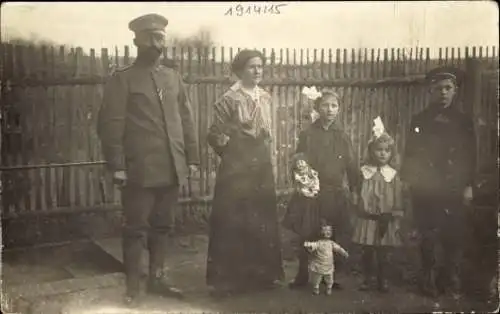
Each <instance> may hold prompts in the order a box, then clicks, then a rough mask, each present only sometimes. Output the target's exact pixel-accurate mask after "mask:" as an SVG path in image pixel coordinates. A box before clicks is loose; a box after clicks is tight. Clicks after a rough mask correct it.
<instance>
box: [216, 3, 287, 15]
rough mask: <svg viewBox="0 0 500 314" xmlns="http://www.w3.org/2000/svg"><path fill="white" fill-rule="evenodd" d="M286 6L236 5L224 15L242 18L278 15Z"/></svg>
mask: <svg viewBox="0 0 500 314" xmlns="http://www.w3.org/2000/svg"><path fill="white" fill-rule="evenodd" d="M286 5H287V4H285V3H283V4H263V5H259V4H250V5H243V4H237V5H235V6H232V7H230V8H229V9H227V11H226V13H224V15H229V16H244V15H278V14H281V9H282V8H283V7H285V6H286Z"/></svg>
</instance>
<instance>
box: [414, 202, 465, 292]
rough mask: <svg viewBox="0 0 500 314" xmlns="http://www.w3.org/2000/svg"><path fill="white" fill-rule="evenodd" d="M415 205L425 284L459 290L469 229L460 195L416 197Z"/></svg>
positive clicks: (441, 288)
mask: <svg viewBox="0 0 500 314" xmlns="http://www.w3.org/2000/svg"><path fill="white" fill-rule="evenodd" d="M413 208H414V218H415V220H416V223H417V228H418V229H419V233H420V235H421V242H420V253H421V263H422V270H423V275H424V282H425V283H424V284H426V285H429V284H430V285H433V286H435V287H436V288H437V289H438V290H445V289H446V288H449V289H452V290H454V291H457V290H458V289H460V277H461V273H460V271H461V268H462V267H461V266H462V264H463V253H464V248H465V245H466V243H465V242H466V239H467V237H466V234H467V232H468V229H467V226H466V222H465V208H464V206H463V205H462V199H461V197H460V196H442V197H414V198H413ZM457 292H458V291H457Z"/></svg>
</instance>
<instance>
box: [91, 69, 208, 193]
mask: <svg viewBox="0 0 500 314" xmlns="http://www.w3.org/2000/svg"><path fill="white" fill-rule="evenodd" d="M98 133H99V136H100V138H101V143H102V149H103V153H104V157H105V159H106V161H107V163H108V166H109V168H110V170H112V171H117V170H126V171H127V176H128V180H129V181H130V182H132V183H134V184H137V185H139V186H143V187H156V186H166V185H177V184H178V183H179V181H180V183H182V181H183V179H184V178H185V177H186V176H187V175H188V169H187V164H186V163H188V164H198V163H199V155H198V144H197V138H196V133H195V127H194V122H193V119H192V110H191V106H190V103H189V101H188V98H187V93H186V90H185V88H184V85H183V83H182V80H181V77H180V75H179V74H178V73H177V72H176V71H174V70H172V69H169V68H167V67H165V66H162V65H157V66H149V67H148V66H142V65H140V64H137V63H136V64H134V65H132V66H130V67H127V68H124V69H121V70H117V71H116V72H115V73H114V74H113V75H112V76H111V78H110V79H109V81H108V82H107V84H106V86H105V88H104V95H103V104H102V108H101V110H100V112H99V119H98Z"/></svg>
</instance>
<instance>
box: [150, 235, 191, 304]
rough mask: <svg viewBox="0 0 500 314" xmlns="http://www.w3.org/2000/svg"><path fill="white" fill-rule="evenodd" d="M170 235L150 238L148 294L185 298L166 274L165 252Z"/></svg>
mask: <svg viewBox="0 0 500 314" xmlns="http://www.w3.org/2000/svg"><path fill="white" fill-rule="evenodd" d="M168 239H169V235H168V234H166V233H165V234H161V235H154V236H150V237H149V241H148V247H149V278H148V282H147V292H148V293H150V294H155V295H160V296H163V297H172V298H177V299H182V298H184V294H183V292H182V291H181V290H180V289H178V288H176V287H174V286H172V284H171V283H170V282H169V281H168V278H167V276H166V274H165V272H164V262H165V253H166V252H165V250H166V247H167V245H168Z"/></svg>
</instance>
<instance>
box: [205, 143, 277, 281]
mask: <svg viewBox="0 0 500 314" xmlns="http://www.w3.org/2000/svg"><path fill="white" fill-rule="evenodd" d="M282 278H283V268H282V259H281V243H280V234H279V223H278V214H277V199H276V191H275V184H274V175H273V169H272V164H271V159H270V151H269V146H268V144H267V143H266V142H265V140H264V139H263V138H257V139H255V138H252V137H249V136H245V135H240V136H238V137H232V138H231V140H230V141H229V143H228V146H227V147H226V148H225V149H224V152H223V155H222V161H221V165H220V169H219V172H218V174H217V182H216V185H215V193H214V199H213V205H212V213H211V217H210V240H209V246H208V259H207V277H206V279H207V284H208V285H211V286H213V287H215V288H222V289H241V288H243V289H245V288H250V287H255V286H260V285H267V284H271V283H272V282H273V281H275V280H279V279H282Z"/></svg>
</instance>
